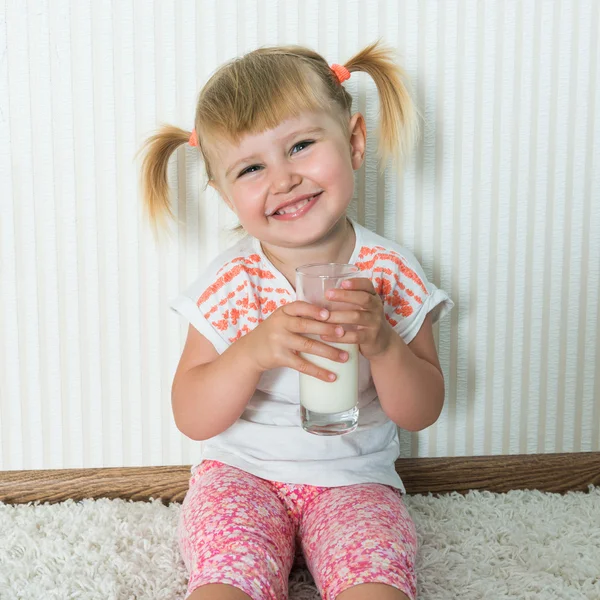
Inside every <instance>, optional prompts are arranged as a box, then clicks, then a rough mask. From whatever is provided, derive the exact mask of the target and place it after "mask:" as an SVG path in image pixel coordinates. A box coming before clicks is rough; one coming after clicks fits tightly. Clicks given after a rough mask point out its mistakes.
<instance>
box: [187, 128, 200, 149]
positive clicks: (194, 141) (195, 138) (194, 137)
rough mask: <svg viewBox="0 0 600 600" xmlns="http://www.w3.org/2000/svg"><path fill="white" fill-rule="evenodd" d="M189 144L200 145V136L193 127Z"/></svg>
mask: <svg viewBox="0 0 600 600" xmlns="http://www.w3.org/2000/svg"><path fill="white" fill-rule="evenodd" d="M188 144H189V145H190V146H197V145H198V136H197V135H196V130H195V129H192V133H191V135H190V139H189V141H188Z"/></svg>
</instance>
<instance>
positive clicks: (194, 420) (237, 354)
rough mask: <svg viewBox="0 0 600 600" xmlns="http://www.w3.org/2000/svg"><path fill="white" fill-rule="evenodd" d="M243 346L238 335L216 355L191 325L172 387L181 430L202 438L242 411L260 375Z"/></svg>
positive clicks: (178, 426) (222, 426)
mask: <svg viewBox="0 0 600 600" xmlns="http://www.w3.org/2000/svg"><path fill="white" fill-rule="evenodd" d="M244 346H245V342H244V338H241V339H240V340H238V342H236V343H235V344H232V345H231V346H229V348H228V349H227V350H225V352H223V354H220V355H219V354H218V353H217V351H216V350H215V348H214V346H213V345H212V344H211V343H210V342H209V341H208V340H207V339H206V338H205V337H204V336H203V335H202V334H200V333H199V332H198V331H197V330H196V329H195V328H194V327H193V326H191V325H190V327H189V329H188V336H187V340H186V342H185V346H184V348H183V353H182V355H181V359H180V360H179V365H178V366H177V371H176V372H175V377H174V379H173V385H172V388H171V406H172V409H173V416H174V418H175V424H176V425H177V428H178V429H179V431H181V433H183V434H184V435H186V436H187V437H189V438H191V439H193V440H205V439H208V438H210V437H213V436H215V435H217V434H218V433H221V432H222V431H225V430H226V429H227V428H228V427H230V426H231V425H233V423H234V422H235V421H236V420H237V419H238V418H239V417H240V416H241V414H242V413H243V412H244V409H245V408H246V404H247V403H248V401H249V400H250V398H251V397H252V395H253V394H254V390H255V389H256V386H257V385H258V381H259V379H260V375H261V372H260V370H259V369H258V368H257V367H256V366H255V364H253V361H252V360H251V358H250V357H251V355H250V354H249V353H248V352H247V350H246V349H245V348H244Z"/></svg>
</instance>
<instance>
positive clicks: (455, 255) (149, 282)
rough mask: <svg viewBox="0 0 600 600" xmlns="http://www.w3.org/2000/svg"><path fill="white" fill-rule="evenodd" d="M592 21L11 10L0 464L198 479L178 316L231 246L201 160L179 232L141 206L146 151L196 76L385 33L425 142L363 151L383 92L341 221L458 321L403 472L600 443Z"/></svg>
mask: <svg viewBox="0 0 600 600" xmlns="http://www.w3.org/2000/svg"><path fill="white" fill-rule="evenodd" d="M599 30H600V8H599V5H598V3H597V2H595V1H594V0H554V1H552V2H546V1H545V0H533V1H532V2H519V1H517V0H498V1H497V2H477V1H476V0H449V1H447V2H437V1H435V0H403V1H402V2H395V1H393V0H381V1H380V2H368V1H367V0H350V1H348V2H343V1H342V0H323V1H317V0H309V1H301V0H291V1H289V2H288V1H285V2H284V1H283V0H244V1H241V2H232V1H225V2H217V0H207V1H204V0H202V1H200V0H196V1H194V0H182V1H181V2H174V3H163V2H157V1H155V2H135V1H134V0H122V1H119V2H116V1H115V0H100V1H98V2H92V0H82V1H80V2H68V1H67V0H58V1H57V2H53V3H50V2H48V0H41V1H34V0H8V1H7V2H5V3H3V4H2V6H1V7H0V48H3V49H4V53H3V54H2V60H0V189H1V190H2V192H1V194H0V203H1V207H2V212H1V215H2V217H1V219H0V277H1V285H0V331H1V335H0V470H11V469H44V468H46V469H52V468H73V467H99V466H106V467H110V466H120V465H125V466H135V465H163V464H181V463H192V462H194V461H195V460H196V457H197V453H198V443H197V442H192V441H191V440H188V439H186V438H185V437H184V436H182V435H181V434H180V432H179V431H178V430H177V429H176V427H175V425H174V422H173V419H172V415H171V404H170V387H171V381H172V377H173V374H174V372H175V369H176V367H177V362H178V359H179V354H180V351H181V348H182V346H183V343H184V342H185V337H186V334H187V324H186V323H183V322H181V320H180V319H179V317H177V316H176V315H175V314H173V313H171V312H170V310H169V308H168V304H169V300H170V299H171V298H173V297H174V296H175V295H177V294H178V292H179V291H180V290H181V289H183V288H184V287H187V285H188V284H189V283H190V282H191V281H192V280H193V279H194V278H195V276H196V274H197V273H198V271H199V270H200V269H202V268H203V266H204V265H206V264H207V263H208V262H209V261H210V260H212V258H213V257H214V256H216V255H217V254H218V253H219V252H220V251H221V250H223V249H224V248H225V247H226V246H228V245H229V244H231V243H232V242H233V241H235V239H237V238H236V236H235V234H233V232H232V229H233V227H234V226H235V225H236V224H237V223H236V220H235V216H234V215H233V214H232V213H231V212H230V211H229V209H228V208H227V207H226V206H225V204H224V203H223V202H222V201H221V200H220V199H219V197H218V195H217V194H216V192H215V191H214V190H213V189H212V188H211V187H206V175H205V170H204V166H203V165H202V164H201V163H200V161H199V160H198V153H197V151H196V149H193V148H189V147H185V148H184V147H182V148H180V149H179V150H178V151H177V152H176V155H175V156H174V157H173V159H172V161H171V163H170V167H169V180H170V182H171V185H172V190H173V210H174V213H175V214H176V217H177V222H176V223H173V225H172V226H171V231H170V235H169V236H165V237H164V238H163V239H162V240H155V239H154V237H153V235H152V231H151V229H150V228H149V226H148V223H147V221H146V218H145V216H144V214H143V212H142V210H141V199H140V188H139V182H138V177H139V167H140V158H139V157H136V156H135V153H136V151H137V149H138V148H139V147H140V144H141V143H142V141H143V140H144V139H145V138H146V136H148V135H149V134H150V133H151V132H152V131H153V130H154V129H155V128H156V127H157V126H158V125H159V124H160V123H172V124H174V125H178V126H180V127H182V128H184V129H187V130H191V129H192V127H193V119H194V112H195V107H194V105H195V101H196V99H197V95H198V92H199V90H200V89H201V86H202V85H203V83H204V82H205V81H206V80H207V79H208V77H210V75H211V74H212V73H213V72H214V70H215V69H216V68H217V67H218V65H219V64H221V63H222V62H224V61H227V60H229V59H231V58H234V57H236V56H239V55H242V54H244V53H245V52H248V51H249V50H252V49H253V48H255V47H257V46H264V45H274V44H278V43H281V44H286V43H290V44H295V43H300V44H306V45H308V46H310V47H312V48H314V49H315V50H317V51H319V52H321V53H322V54H323V55H324V56H325V58H326V59H327V60H328V61H329V62H330V63H332V62H338V63H343V62H344V61H345V60H347V59H348V58H349V57H350V56H351V55H352V54H354V53H355V52H357V51H358V50H360V49H361V48H362V47H363V46H364V45H366V44H368V43H370V42H372V41H374V40H376V39H378V38H382V39H383V41H384V42H387V43H388V44H390V45H391V46H393V47H394V49H395V51H396V53H397V55H398V56H399V58H400V60H401V62H402V65H403V67H404V69H405V70H406V72H407V74H408V76H409V78H410V88H411V93H412V95H413V97H414V99H415V101H416V102H417V104H418V108H419V111H420V114H421V123H420V126H421V138H420V140H419V142H418V144H417V145H416V146H415V148H414V152H413V155H412V156H411V157H410V158H409V160H408V161H407V163H406V164H405V165H404V168H403V169H401V170H397V171H396V170H395V169H394V168H393V167H392V166H391V165H389V166H388V169H387V170H386V172H385V174H384V175H382V174H380V173H379V171H378V165H377V161H376V149H377V127H378V118H379V99H378V95H377V89H376V87H375V85H374V83H373V81H372V80H371V79H370V78H369V77H368V76H366V75H365V74H361V73H357V74H354V75H353V76H352V77H351V79H350V80H349V81H347V82H346V83H345V84H344V85H345V86H346V88H347V89H348V90H349V92H350V93H351V94H352V97H353V108H354V110H357V111H360V112H362V113H363V114H364V116H365V120H366V123H367V153H366V160H365V164H364V168H363V169H361V170H360V171H359V172H358V173H357V174H356V178H355V183H356V185H355V192H354V197H353V199H352V203H351V206H350V209H349V214H350V216H352V217H353V218H356V219H358V220H359V221H360V222H361V223H363V224H365V225H366V226H367V227H368V228H370V229H372V230H373V231H376V232H378V233H381V234H383V235H385V236H386V237H390V238H393V239H395V240H397V241H399V242H400V243H402V244H403V245H405V246H406V247H407V248H409V249H410V250H411V251H412V252H414V254H415V255H416V256H417V258H418V259H419V260H420V262H421V264H422V265H423V268H424V270H425V272H426V274H427V276H428V277H429V278H430V279H431V280H432V281H433V282H434V283H435V284H436V285H438V286H440V287H442V288H443V289H445V290H446V291H448V292H449V293H450V295H451V296H452V298H453V300H454V301H455V304H456V307H455V309H454V311H453V313H452V314H451V316H450V317H449V318H447V319H445V320H444V321H443V322H441V323H440V324H439V326H438V327H436V329H435V340H436V343H437V346H438V349H439V356H440V362H441V365H442V369H443V372H444V375H445V380H446V403H445V405H444V408H443V411H442V415H441V416H440V419H439V420H438V422H437V423H435V424H434V425H433V426H432V427H430V428H429V429H427V430H425V431H422V432H418V433H412V434H411V433H406V432H401V436H400V440H401V452H402V455H403V456H456V455H479V454H510V453H534V452H576V451H591V450H600V300H599V297H600V235H599V232H600V93H598V91H597V86H598V84H599V82H600V73H599V69H600V42H599V40H598V35H597V32H598V31H599Z"/></svg>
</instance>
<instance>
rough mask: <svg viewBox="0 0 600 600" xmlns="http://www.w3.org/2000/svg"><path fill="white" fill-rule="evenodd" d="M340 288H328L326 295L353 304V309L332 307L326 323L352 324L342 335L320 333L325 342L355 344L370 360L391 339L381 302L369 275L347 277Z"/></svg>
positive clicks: (383, 349) (380, 351)
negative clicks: (335, 308)
mask: <svg viewBox="0 0 600 600" xmlns="http://www.w3.org/2000/svg"><path fill="white" fill-rule="evenodd" d="M342 288H343V289H335V290H329V291H328V292H327V294H326V295H327V298H328V299H329V300H332V301H334V302H344V303H347V304H354V305H356V307H357V308H356V310H334V311H331V316H330V317H329V319H328V320H327V322H328V323H339V324H348V325H352V326H355V327H352V329H350V330H346V331H345V332H344V336H343V337H341V338H336V339H333V338H330V337H329V336H321V339H322V340H324V341H327V342H339V343H341V344H358V345H359V349H360V352H361V354H362V355H363V356H364V357H365V358H368V359H369V360H371V359H372V358H374V357H375V356H377V355H378V354H381V353H383V352H385V351H386V350H387V348H388V347H389V345H390V343H391V341H392V340H393V335H394V330H393V329H392V327H391V325H390V324H389V323H388V322H387V320H386V318H385V313H384V311H383V303H382V302H381V298H380V297H379V295H378V294H377V292H376V291H375V288H374V287H373V284H372V283H371V280H370V279H366V278H364V277H361V278H358V277H357V278H356V279H347V280H345V281H343V282H342Z"/></svg>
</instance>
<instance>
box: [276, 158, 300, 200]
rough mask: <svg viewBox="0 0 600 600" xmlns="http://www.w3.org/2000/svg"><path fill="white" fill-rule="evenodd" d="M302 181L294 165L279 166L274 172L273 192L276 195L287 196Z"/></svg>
mask: <svg viewBox="0 0 600 600" xmlns="http://www.w3.org/2000/svg"><path fill="white" fill-rule="evenodd" d="M301 181H302V177H301V176H300V175H299V174H298V173H296V171H295V170H294V168H293V166H292V165H278V166H277V167H276V168H275V169H274V170H273V176H272V179H271V191H272V193H274V194H277V193H279V194H281V193H283V194H285V193H287V192H290V191H291V190H293V189H294V188H295V187H296V186H297V185H299V184H300V182H301Z"/></svg>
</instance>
